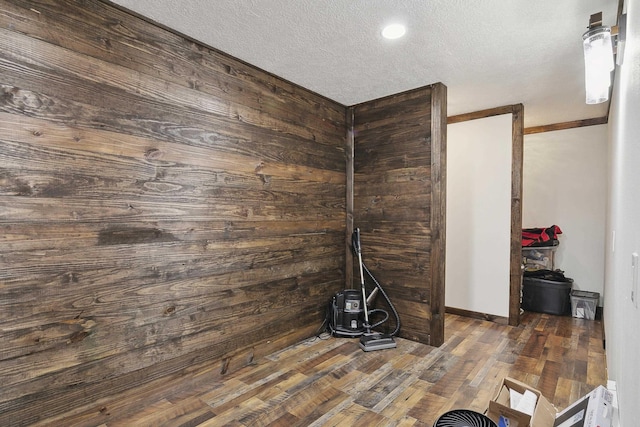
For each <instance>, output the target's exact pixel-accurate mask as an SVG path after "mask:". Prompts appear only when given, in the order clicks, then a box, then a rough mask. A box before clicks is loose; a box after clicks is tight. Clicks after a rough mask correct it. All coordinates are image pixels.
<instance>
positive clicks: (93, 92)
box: [0, 0, 427, 425]
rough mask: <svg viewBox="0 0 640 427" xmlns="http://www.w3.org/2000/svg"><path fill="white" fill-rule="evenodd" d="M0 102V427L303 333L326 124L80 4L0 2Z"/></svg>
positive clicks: (329, 160)
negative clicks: (0, 426)
mask: <svg viewBox="0 0 640 427" xmlns="http://www.w3.org/2000/svg"><path fill="white" fill-rule="evenodd" d="M0 90H1V94H0V233H1V234H0V242H1V244H0V331H1V336H0V379H1V384H0V425H12V424H16V425H20V424H28V423H31V422H34V421H37V420H38V419H41V418H43V417H47V416H52V415H55V414H57V413H62V412H66V411H68V410H70V409H71V408H73V407H75V406H78V405H82V404H86V403H89V402H92V401H94V400H96V399H98V398H100V397H102V396H105V395H108V394H113V393H117V392H118V391H121V390H124V389H127V388H129V387H132V386H136V385H140V384H143V383H145V382H149V381H152V380H154V379H156V378H159V377H161V376H171V375H173V376H180V375H181V374H183V373H184V372H187V371H189V370H191V369H195V368H196V367H198V366H200V367H201V366H203V364H210V365H211V367H212V369H213V370H215V371H218V372H219V373H221V374H222V373H224V372H228V371H231V370H233V369H236V368H237V367H239V366H243V365H246V364H248V363H251V361H252V360H253V359H254V358H256V357H259V356H261V355H263V354H265V353H270V352H272V351H274V350H276V349H279V348H282V347H285V346H286V345H289V344H291V343H293V342H295V341H298V340H300V339H301V338H303V337H308V336H311V335H313V334H314V333H315V332H316V330H317V329H318V327H319V326H320V323H321V321H322V317H323V314H324V313H323V310H324V307H325V302H326V301H327V300H328V298H329V297H330V296H331V295H332V294H333V293H335V292H336V291H337V290H339V289H342V288H343V287H344V280H345V279H344V278H345V271H344V266H345V250H344V236H345V231H346V228H345V224H346V214H345V209H346V206H345V194H346V178H345V163H346V154H345V140H346V128H347V125H346V119H345V117H346V108H345V107H343V106H341V105H339V104H336V103H334V102H331V101H328V100H326V99H324V98H322V97H319V96H317V95H315V94H313V93H311V92H309V91H307V90H304V89H302V88H300V87H297V86H294V85H292V84H290V83H288V82H285V81H283V80H281V79H279V78H277V77H274V76H272V75H269V74H267V73H264V72H262V71H260V70H257V69H255V68H254V67H251V66H249V65H246V64H244V63H242V62H240V61H237V60H234V59H232V58H230V57H228V56H226V55H224V54H221V53H219V52H216V51H213V50H211V49H208V48H206V47H203V46H201V45H198V44H196V43H194V42H192V41H189V40H186V39H184V38H183V37H181V36H179V35H176V34H173V33H171V32H168V31H165V30H163V29H161V28H159V27H157V26H155V25H152V24H150V23H147V22H145V21H142V20H140V19H138V18H136V17H134V16H132V15H129V14H127V13H125V12H123V11H120V10H118V9H116V8H114V7H112V6H111V5H109V4H107V3H103V2H100V1H97V0H85V1H71V0H69V1H64V0H60V1H52V0H51V1H49V0H43V1H24V0H20V1H17V0H16V1H10V0H0ZM408 173H409V175H413V176H415V177H421V176H422V175H423V174H425V173H427V171H426V169H425V170H423V169H420V168H418V169H411V170H410V171H409V172H408ZM418 200H419V201H420V203H421V205H424V204H425V199H424V198H423V197H422V196H420V197H418ZM422 217H423V218H424V217H426V214H423V216H422ZM368 239H369V236H368V235H367V240H366V241H365V244H369V243H370V241H369V240H368ZM412 239H415V238H413V237H412ZM420 259H421V260H422V257H421V258H420ZM405 262H408V263H411V262H414V260H413V259H412V260H409V259H407V260H406V261H405ZM420 262H422V261H420ZM425 268H426V267H425ZM395 294H398V291H396V292H395ZM395 294H394V295H395ZM412 295H413V293H412ZM400 305H402V306H403V307H404V306H406V303H405V304H404V305H403V303H402V302H401V303H400ZM409 324H410V323H409Z"/></svg>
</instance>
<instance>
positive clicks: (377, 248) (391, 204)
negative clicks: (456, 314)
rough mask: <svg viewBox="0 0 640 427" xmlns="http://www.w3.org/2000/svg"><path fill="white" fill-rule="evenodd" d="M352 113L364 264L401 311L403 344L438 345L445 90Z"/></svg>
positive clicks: (410, 95)
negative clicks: (409, 341) (408, 340)
mask: <svg viewBox="0 0 640 427" xmlns="http://www.w3.org/2000/svg"><path fill="white" fill-rule="evenodd" d="M353 108H354V119H353V120H354V123H353V133H354V145H355V148H354V152H355V154H354V227H359V228H360V230H361V233H362V236H361V239H362V251H363V259H364V262H365V264H366V265H367V266H368V267H369V269H370V270H371V271H372V273H373V274H374V275H375V276H376V278H377V279H378V280H379V281H380V282H381V283H382V285H383V287H384V288H385V290H386V291H387V293H388V294H389V296H390V298H391V300H392V301H393V303H394V305H395V306H396V308H397V309H398V313H399V315H400V320H401V324H402V328H401V332H400V334H401V336H402V337H405V338H409V339H413V340H417V341H420V342H423V343H429V342H431V340H433V342H432V343H433V344H436V345H439V344H441V343H442V340H443V336H444V335H443V328H444V323H443V317H442V316H443V315H444V227H445V224H444V210H445V206H444V201H445V185H446V183H445V179H444V174H445V171H446V162H445V153H446V126H445V123H446V87H444V85H442V84H435V85H431V86H427V87H424V88H419V89H415V90H412V91H409V92H405V93H402V94H398V95H393V96H390V97H386V98H381V99H378V100H374V101H370V102H367V103H364V104H359V105H356V106H354V107H353ZM389 328H392V326H389ZM432 328H434V330H432Z"/></svg>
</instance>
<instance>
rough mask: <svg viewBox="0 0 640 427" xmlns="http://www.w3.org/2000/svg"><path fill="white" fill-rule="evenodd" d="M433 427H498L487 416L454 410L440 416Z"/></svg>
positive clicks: (465, 410) (464, 410) (463, 410)
mask: <svg viewBox="0 0 640 427" xmlns="http://www.w3.org/2000/svg"><path fill="white" fill-rule="evenodd" d="M433 427H498V426H497V425H496V423H494V422H493V421H491V420H490V419H489V418H488V417H486V416H485V415H482V414H480V413H478V412H474V411H469V410H467V409H454V410H453V411H449V412H445V413H444V414H442V415H440V418H438V419H437V420H436V422H435V424H433Z"/></svg>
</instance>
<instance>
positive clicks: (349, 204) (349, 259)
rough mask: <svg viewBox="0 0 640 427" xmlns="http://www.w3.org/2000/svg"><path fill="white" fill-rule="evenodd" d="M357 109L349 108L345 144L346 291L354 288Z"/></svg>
mask: <svg viewBox="0 0 640 427" xmlns="http://www.w3.org/2000/svg"><path fill="white" fill-rule="evenodd" d="M354 114H355V108H354V107H349V108H347V117H346V122H347V135H346V143H345V145H346V146H345V157H346V173H347V189H346V198H347V199H346V202H345V206H346V211H347V212H346V213H347V215H346V221H347V224H346V231H345V250H346V252H345V269H344V276H345V277H344V280H345V289H350V288H352V287H353V252H352V251H351V234H352V233H353V185H354V181H353V175H354V172H353V170H354V166H353V154H354V134H353V121H354Z"/></svg>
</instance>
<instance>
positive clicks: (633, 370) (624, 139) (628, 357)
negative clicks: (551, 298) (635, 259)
mask: <svg viewBox="0 0 640 427" xmlns="http://www.w3.org/2000/svg"><path fill="white" fill-rule="evenodd" d="M625 3H627V4H626V7H627V40H626V48H625V53H624V63H623V65H622V67H618V69H617V70H616V82H615V83H616V84H615V87H614V93H613V97H612V104H611V112H610V114H609V138H610V140H609V146H610V151H609V203H608V210H607V232H606V236H607V246H606V251H605V253H606V264H605V286H604V291H605V295H606V298H605V301H604V325H605V331H606V343H607V347H606V348H607V365H608V366H607V367H608V373H609V377H610V379H612V380H615V381H616V382H617V390H618V393H617V394H618V402H619V407H620V414H619V415H620V425H621V426H623V427H633V426H637V425H638V423H639V421H638V420H640V404H639V402H640V397H639V396H640V308H636V307H634V305H633V303H632V302H631V298H630V296H631V283H632V269H631V253H633V252H639V253H640V3H639V2H637V1H636V2H631V1H627V2H625ZM614 232H615V239H613V233H614Z"/></svg>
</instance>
